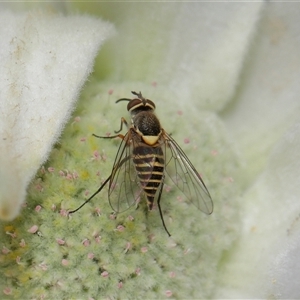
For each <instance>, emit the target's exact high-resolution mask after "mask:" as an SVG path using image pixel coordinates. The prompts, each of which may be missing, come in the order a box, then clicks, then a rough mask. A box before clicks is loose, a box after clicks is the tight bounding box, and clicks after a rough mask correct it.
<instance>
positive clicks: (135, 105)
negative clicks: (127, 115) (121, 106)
mask: <svg viewBox="0 0 300 300" xmlns="http://www.w3.org/2000/svg"><path fill="white" fill-rule="evenodd" d="M141 105H143V102H142V100H140V99H132V100H131V101H130V102H129V103H128V104H127V110H128V111H132V110H134V109H136V108H138V107H140V106H141Z"/></svg>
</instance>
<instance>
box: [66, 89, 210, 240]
mask: <svg viewBox="0 0 300 300" xmlns="http://www.w3.org/2000/svg"><path fill="white" fill-rule="evenodd" d="M132 94H133V95H135V96H136V97H137V98H134V99H127V98H122V99H119V100H117V101H116V103H119V102H121V101H128V105H127V110H128V111H129V112H130V114H131V124H130V125H128V123H127V121H126V120H125V119H124V118H121V125H120V129H119V130H118V131H115V133H116V135H114V136H108V137H107V136H98V135H95V134H93V136H95V137H97V138H104V139H112V138H116V137H118V138H120V139H121V140H122V141H121V144H120V147H119V150H118V153H117V156H116V158H115V162H114V166H113V168H112V171H111V174H110V176H109V177H108V178H107V179H106V180H105V182H104V183H103V184H102V185H101V186H100V188H99V189H98V190H97V191H96V192H95V193H94V194H93V195H92V196H91V197H90V198H88V199H87V200H86V201H85V202H84V203H83V204H82V205H81V206H79V207H78V208H77V209H75V210H72V211H70V212H69V213H74V212H76V211H77V210H79V209H80V208H81V207H83V206H84V205H85V204H86V203H88V202H89V201H90V200H91V199H92V198H93V197H94V196H96V195H97V194H98V193H99V192H100V191H101V190H102V189H103V187H104V186H105V185H106V184H107V183H108V198H109V203H110V205H111V207H112V209H113V210H114V211H115V212H116V213H120V212H123V211H125V210H127V209H128V208H130V207H131V206H132V205H134V204H136V203H138V202H139V200H140V197H141V196H142V195H143V194H145V195H146V198H147V205H148V209H149V210H152V208H153V204H154V202H155V201H156V202H157V206H158V209H159V214H160V217H161V220H162V224H163V227H164V229H165V230H166V232H167V233H168V235H169V236H171V235H170V233H169V231H168V230H167V227H166V224H165V222H164V218H163V214H162V210H161V207H160V200H161V195H162V191H163V186H164V180H165V176H166V175H167V176H169V177H170V178H171V180H172V181H173V182H174V184H175V185H176V186H177V187H178V188H179V189H180V190H181V191H182V192H183V194H184V195H185V196H186V198H187V200H188V201H190V202H192V203H193V204H194V205H195V206H196V207H197V208H198V209H199V210H201V211H203V212H204V213H206V214H211V213H212V211H213V202H212V199H211V196H210V194H209V192H208V190H207V188H206V186H205V184H204V182H203V180H202V178H201V177H200V175H199V173H198V172H197V171H196V169H195V168H194V166H193V165H192V163H191V162H190V161H189V159H188V158H187V156H186V155H185V153H184V152H183V151H182V149H181V148H180V147H179V145H178V144H177V143H176V142H175V140H174V139H173V138H172V137H171V136H170V135H169V134H168V133H166V131H165V130H164V129H163V128H162V127H161V125H160V122H159V120H158V118H157V117H156V115H155V114H154V110H155V104H154V103H153V102H152V101H151V100H149V99H146V98H144V97H143V96H142V94H141V92H140V93H136V92H132ZM124 124H125V126H126V127H127V128H128V131H127V133H126V134H125V135H122V134H120V132H121V131H122V129H123V125H124Z"/></svg>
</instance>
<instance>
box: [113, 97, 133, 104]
mask: <svg viewBox="0 0 300 300" xmlns="http://www.w3.org/2000/svg"><path fill="white" fill-rule="evenodd" d="M131 100H132V99H128V98H121V99H119V100H117V101H116V103H119V102H121V101H131Z"/></svg>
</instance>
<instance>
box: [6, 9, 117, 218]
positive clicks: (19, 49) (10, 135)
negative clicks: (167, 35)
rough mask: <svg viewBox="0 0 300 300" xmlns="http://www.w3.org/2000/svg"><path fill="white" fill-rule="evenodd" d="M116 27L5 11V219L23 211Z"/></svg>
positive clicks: (87, 20) (88, 20)
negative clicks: (38, 173)
mask: <svg viewBox="0 0 300 300" xmlns="http://www.w3.org/2000/svg"><path fill="white" fill-rule="evenodd" d="M112 31H113V28H112V26H111V25H110V24H107V23H104V22H102V21H100V20H97V19H93V18H90V17H82V16H73V17H63V16H58V15H52V14H46V13H41V12H33V13H23V14H13V13H11V12H8V11H7V12H2V13H1V16H0V39H1V48H0V61H1V64H0V74H1V79H0V138H1V144H0V163H1V169H0V218H1V219H12V218H14V217H15V216H16V214H17V213H18V211H19V208H20V206H21V204H22V202H23V201H24V198H25V194H26V187H27V184H28V183H29V181H30V180H31V178H32V176H33V175H34V174H35V172H36V170H37V168H38V167H39V166H40V164H41V163H42V162H43V161H45V160H46V159H47V155H48V153H49V151H50V150H51V147H52V145H53V143H54V142H55V141H56V140H57V138H58V137H59V135H60V133H61V131H62V128H63V126H64V124H65V123H66V121H67V120H68V117H69V116H70V114H71V112H72V110H73V107H74V103H75V101H76V99H77V97H78V95H79V92H80V89H81V88H82V86H83V84H84V82H85V80H86V79H87V76H88V75H89V73H90V72H91V70H92V65H93V60H94V58H95V56H96V54H97V51H98V49H99V47H100V45H101V44H102V43H103V41H104V40H105V39H106V38H107V37H109V35H110V34H111V33H112Z"/></svg>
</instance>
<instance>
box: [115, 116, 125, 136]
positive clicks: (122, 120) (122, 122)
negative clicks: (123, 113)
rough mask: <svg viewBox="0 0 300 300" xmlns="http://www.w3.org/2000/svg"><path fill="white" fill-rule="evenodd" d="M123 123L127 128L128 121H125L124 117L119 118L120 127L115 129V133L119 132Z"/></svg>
mask: <svg viewBox="0 0 300 300" xmlns="http://www.w3.org/2000/svg"><path fill="white" fill-rule="evenodd" d="M123 124H125V126H126V127H127V128H128V123H127V121H126V120H125V118H123V117H122V118H121V124H120V129H119V130H117V131H116V130H115V133H119V132H121V131H122V129H123Z"/></svg>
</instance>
